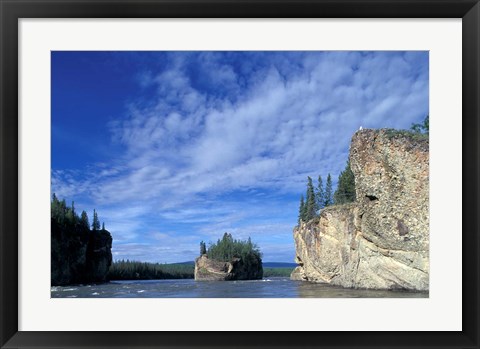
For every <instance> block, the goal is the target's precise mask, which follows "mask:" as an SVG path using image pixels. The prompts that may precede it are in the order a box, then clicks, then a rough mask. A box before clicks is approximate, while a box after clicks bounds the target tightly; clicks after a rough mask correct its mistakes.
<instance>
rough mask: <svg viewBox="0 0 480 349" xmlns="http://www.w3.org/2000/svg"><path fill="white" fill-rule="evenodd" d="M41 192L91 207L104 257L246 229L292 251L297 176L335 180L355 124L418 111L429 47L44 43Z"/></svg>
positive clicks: (190, 250)
mask: <svg viewBox="0 0 480 349" xmlns="http://www.w3.org/2000/svg"><path fill="white" fill-rule="evenodd" d="M51 57H52V65H51V67H52V165H51V166H52V176H51V185H52V193H53V192H54V193H56V194H57V196H58V197H59V198H65V199H66V200H67V202H71V201H72V200H74V201H75V206H76V207H77V209H78V210H83V209H84V210H86V211H87V212H88V214H89V217H90V219H91V218H92V212H93V209H94V208H95V209H96V210H97V212H98V214H99V218H100V220H101V221H104V222H105V225H106V228H107V229H108V230H109V231H110V232H111V233H112V235H113V239H114V242H113V250H112V252H113V255H114V259H122V258H125V259H126V258H128V259H135V260H141V261H150V262H161V263H172V262H182V261H188V260H193V259H194V258H195V257H197V255H198V251H199V242H200V241H201V240H204V241H206V242H214V241H216V240H217V239H218V238H219V237H221V236H222V235H223V233H224V232H230V233H232V235H233V236H234V237H235V238H243V239H246V238H247V237H249V236H250V237H251V238H252V240H253V241H254V242H256V243H257V244H258V245H259V247H260V249H261V250H262V252H263V256H264V258H263V260H264V261H267V262H269V261H277V262H293V259H294V255H295V248H294V243H293V237H292V229H293V227H294V226H295V224H296V221H297V216H298V204H299V198H300V195H301V194H302V193H303V192H304V191H305V186H306V178H307V176H311V177H312V178H314V179H316V178H317V177H318V175H322V177H323V178H324V181H325V178H326V176H327V174H328V173H331V175H332V178H333V180H334V184H335V185H336V180H337V177H338V175H339V173H340V172H341V171H342V170H343V168H344V167H345V162H346V160H347V157H348V149H349V143H350V139H351V137H352V135H353V133H354V132H355V131H356V130H357V129H358V128H359V127H360V126H363V127H364V128H382V127H391V128H409V127H410V125H411V124H412V123H413V122H420V121H422V120H423V118H424V117H425V116H426V115H427V114H428V98H429V95H428V82H429V76H428V52H397V51H395V52H356V51H355V52H347V51H345V52H335V51H331V52H312V51H308V52H258V51H256V52H201V51H199V52H125V51H123V52H120V51H119V52H114V51H112V52H88V51H80V52H76V51H72V52H63V51H62V52H60V51H55V52H52V56H51Z"/></svg>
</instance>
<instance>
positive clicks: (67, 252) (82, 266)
mask: <svg viewBox="0 0 480 349" xmlns="http://www.w3.org/2000/svg"><path fill="white" fill-rule="evenodd" d="M51 224H52V226H51V239H52V240H51V284H52V286H60V285H69V284H86V283H98V282H105V281H107V279H106V278H107V273H108V269H109V267H110V265H111V264H112V252H111V248H112V236H111V234H110V233H109V232H108V231H107V230H98V231H90V230H88V229H81V228H79V227H77V228H76V229H75V230H74V231H71V230H69V229H66V228H65V227H63V226H61V225H59V224H57V222H55V221H54V220H53V219H52V222H51Z"/></svg>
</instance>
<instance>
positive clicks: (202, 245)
mask: <svg viewBox="0 0 480 349" xmlns="http://www.w3.org/2000/svg"><path fill="white" fill-rule="evenodd" d="M206 253H207V246H206V244H205V242H203V241H200V256H202V255H204V254H206Z"/></svg>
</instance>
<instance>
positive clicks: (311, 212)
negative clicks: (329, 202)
mask: <svg viewBox="0 0 480 349" xmlns="http://www.w3.org/2000/svg"><path fill="white" fill-rule="evenodd" d="M307 179H308V182H307V202H306V203H305V205H306V207H307V209H306V211H307V213H306V217H305V221H306V222H308V221H309V220H311V219H313V218H314V217H315V215H316V213H317V201H316V200H315V191H314V189H313V183H312V178H310V177H307Z"/></svg>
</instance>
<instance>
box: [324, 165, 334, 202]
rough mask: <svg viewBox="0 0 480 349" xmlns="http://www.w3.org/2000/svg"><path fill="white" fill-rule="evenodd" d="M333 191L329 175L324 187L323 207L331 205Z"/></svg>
mask: <svg viewBox="0 0 480 349" xmlns="http://www.w3.org/2000/svg"><path fill="white" fill-rule="evenodd" d="M332 191H333V189H332V177H331V176H330V173H329V174H328V176H327V184H326V185H325V201H324V204H325V207H327V206H330V205H332V204H333V198H332V194H333V192H332Z"/></svg>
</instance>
